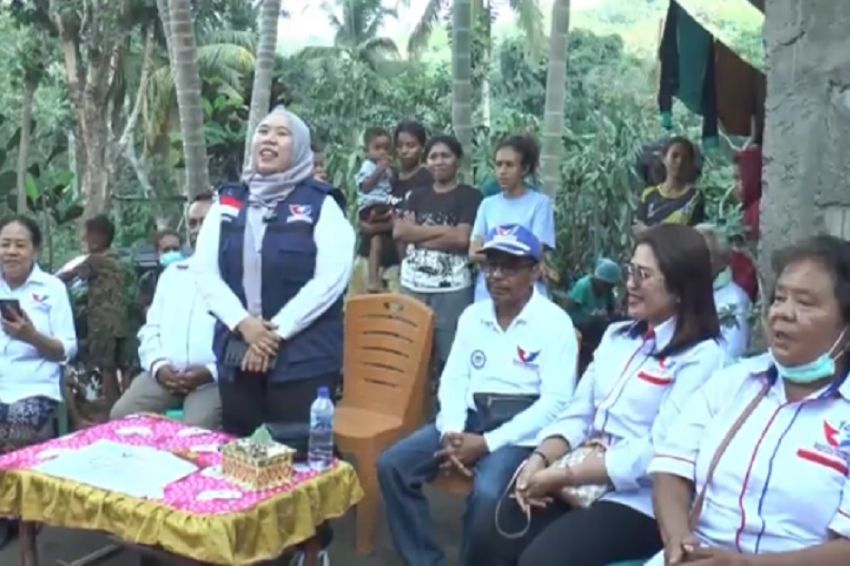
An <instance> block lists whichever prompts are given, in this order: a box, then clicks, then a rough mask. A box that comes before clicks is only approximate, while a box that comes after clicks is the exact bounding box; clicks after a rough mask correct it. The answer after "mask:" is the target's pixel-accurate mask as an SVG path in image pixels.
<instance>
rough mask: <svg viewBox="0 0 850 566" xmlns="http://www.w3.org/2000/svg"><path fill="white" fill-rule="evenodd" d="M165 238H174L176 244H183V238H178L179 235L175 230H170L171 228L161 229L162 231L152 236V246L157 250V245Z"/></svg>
mask: <svg viewBox="0 0 850 566" xmlns="http://www.w3.org/2000/svg"><path fill="white" fill-rule="evenodd" d="M167 236H174V237H175V238H177V241H178V242H180V243H181V244H182V243H183V238H182V237H180V233H179V232H178V231H177V230H172V229H171V228H163V229H162V230H157V231H156V234H154V237H153V244H154V246H156V248H157V249H159V243H160V242H161V241H162V239H163V238H165V237H167Z"/></svg>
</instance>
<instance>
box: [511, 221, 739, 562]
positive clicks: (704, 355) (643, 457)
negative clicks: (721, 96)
mask: <svg viewBox="0 0 850 566" xmlns="http://www.w3.org/2000/svg"><path fill="white" fill-rule="evenodd" d="M626 272H627V275H628V278H627V287H626V288H627V291H628V314H629V316H630V317H631V318H632V319H633V320H630V321H628V322H620V323H615V324H612V325H611V326H610V327H609V328H608V330H607V331H606V332H605V335H604V336H603V338H602V342H601V343H600V345H599V347H598V348H597V349H596V352H595V353H594V356H593V362H592V363H591V364H590V366H589V367H588V368H587V371H586V372H585V373H584V376H583V377H582V379H581V381H580V382H579V385H578V388H577V389H576V393H575V396H574V397H573V399H572V401H570V404H569V405H568V406H567V409H566V411H565V412H564V413H563V414H562V415H561V417H560V418H559V419H558V420H557V421H555V422H554V423H553V424H551V425H550V426H549V427H547V428H545V429H543V431H542V432H541V433H540V435H539V436H538V438H539V444H538V446H537V448H536V449H535V450H534V452H533V453H532V455H531V456H530V457H529V458H528V460H527V461H526V462H525V464H524V467H523V468H522V469H521V472H520V474H519V476H518V478H517V482H516V492H515V497H516V500H517V503H518V505H519V506H517V505H512V504H510V503H507V504H505V505H504V506H503V507H505V513H503V515H504V517H501V518H500V520H501V524H503V525H507V524H508V523H507V520H508V519H509V517H508V513H507V511H508V509H511V510H512V511H513V512H514V513H513V514H514V515H519V510H520V508H521V509H523V510H524V511H525V512H526V513H530V528H529V532H528V533H527V534H526V535H525V536H524V537H523V540H522V541H521V543H520V545H518V546H519V547H520V549H521V547H523V546H525V549H524V551H523V552H522V554H521V557H520V560H519V564H520V566H550V565H551V566H555V565H561V564H581V565H582V566H597V565H598V566H603V565H605V564H608V563H611V562H616V561H618V560H634V559H640V558H647V557H649V556H652V555H653V554H654V553H656V552H657V551H658V550H659V549H660V548H661V546H662V541H661V539H660V538H659V536H658V528H657V526H656V523H655V520H654V519H653V516H652V501H651V483H650V482H649V478H648V477H647V475H646V468H647V465H648V464H649V462H650V460H651V458H652V455H653V453H654V450H653V445H654V444H655V443H656V442H657V441H658V440H659V439H662V438H664V436H665V435H666V434H667V431H668V430H669V429H670V426H671V424H672V423H673V421H675V419H676V417H677V416H678V414H679V411H680V409H681V407H682V405H683V404H684V403H685V401H686V400H687V399H688V398H689V397H690V396H691V395H692V394H693V392H694V391H696V390H697V389H698V388H699V387H700V386H701V385H702V384H703V383H704V382H705V380H706V379H707V378H708V377H709V376H710V375H711V374H712V373H713V372H714V371H715V370H716V369H718V368H719V367H721V366H722V363H723V350H722V348H721V346H720V344H719V343H718V338H719V336H720V328H719V325H718V322H717V313H716V311H715V309H714V300H713V295H712V287H711V281H712V277H711V264H710V260H709V253H708V248H707V246H706V245H705V241H704V240H703V238H702V236H700V234H699V233H698V232H697V231H696V230H694V229H693V228H689V227H686V226H682V225H678V224H665V225H661V226H656V227H653V228H649V229H647V230H645V231H643V232H641V234H640V235H639V236H638V241H637V245H636V246H635V249H634V253H633V255H632V260H631V263H629V264H628V266H627V270H626ZM573 452H574V453H575V454H572V455H571V456H570V458H574V457H576V459H575V460H573V461H566V462H563V464H568V465H559V464H562V462H560V461H561V459H562V458H563V457H564V456H566V455H568V454H571V453H573ZM579 455H584V457H582V458H578V456H579ZM541 508H542V509H541ZM511 519H513V520H512V521H511V522H512V523H514V525H513V526H511V527H510V528H511V530H519V529H518V527H517V526H516V525H517V524H522V523H523V522H527V521H528V519H526V518H525V517H522V518H520V517H513V518H511Z"/></svg>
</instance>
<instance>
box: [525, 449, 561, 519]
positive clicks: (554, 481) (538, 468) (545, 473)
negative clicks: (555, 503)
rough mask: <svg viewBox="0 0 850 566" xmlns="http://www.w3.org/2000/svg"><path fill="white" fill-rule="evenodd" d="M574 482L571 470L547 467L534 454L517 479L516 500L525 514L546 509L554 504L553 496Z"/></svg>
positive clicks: (526, 462)
mask: <svg viewBox="0 0 850 566" xmlns="http://www.w3.org/2000/svg"><path fill="white" fill-rule="evenodd" d="M572 480H573V478H572V471H571V470H570V468H561V467H559V466H549V467H547V466H546V463H545V462H544V461H543V459H542V458H540V457H539V456H537V455H534V454H532V455H531V457H530V458H529V459H528V460H526V461H525V465H524V466H523V468H522V471H521V472H520V474H519V476H518V477H517V480H516V488H515V490H514V499H516V502H517V504H518V505H519V506H520V508H522V510H523V511H525V512H528V511H530V510H531V508H533V507H537V508H544V507H546V506H547V505H549V504H550V503H551V502H552V500H553V499H552V494H553V493H555V492H557V491H558V490H560V489H563V488H564V487H567V486H568V485H571V484H572Z"/></svg>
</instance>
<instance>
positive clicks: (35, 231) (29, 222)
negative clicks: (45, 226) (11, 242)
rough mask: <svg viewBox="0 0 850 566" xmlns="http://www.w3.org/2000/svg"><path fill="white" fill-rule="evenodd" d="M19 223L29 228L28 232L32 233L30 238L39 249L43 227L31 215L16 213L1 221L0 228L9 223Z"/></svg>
mask: <svg viewBox="0 0 850 566" xmlns="http://www.w3.org/2000/svg"><path fill="white" fill-rule="evenodd" d="M16 222H17V223H18V224H20V225H22V226H23V227H24V228H26V229H27V232H29V233H30V240H32V245H33V247H34V248H36V249H38V248H40V247H41V228H39V227H38V222H36V221H35V220H34V219H33V218H32V217H31V216H27V215H26V214H14V215H12V216H7V217H6V218H4V219H3V221H2V222H0V230H2V229H3V228H5V227H6V226H8V225H9V224H14V223H16Z"/></svg>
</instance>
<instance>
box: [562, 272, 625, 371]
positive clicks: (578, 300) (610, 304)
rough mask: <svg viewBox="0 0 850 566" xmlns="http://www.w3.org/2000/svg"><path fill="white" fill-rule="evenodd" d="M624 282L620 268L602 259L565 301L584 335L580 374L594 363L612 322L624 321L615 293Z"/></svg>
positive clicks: (569, 312) (574, 285) (565, 305)
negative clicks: (617, 313) (619, 312)
mask: <svg viewBox="0 0 850 566" xmlns="http://www.w3.org/2000/svg"><path fill="white" fill-rule="evenodd" d="M622 279H623V274H622V272H621V270H620V266H619V265H617V263H616V262H615V261H614V260H611V259H608V258H606V257H602V258H599V260H597V262H596V265H595V266H594V268H593V272H592V273H588V274H587V275H584V276H583V277H581V278H579V280H578V281H576V282H575V283H574V284H573V286H572V287H571V288H570V292H569V293H568V294H567V296H566V297H564V298H563V299H562V301H561V306H563V307H564V308H565V309H567V313H568V314H569V315H570V318H571V319H572V320H573V324H574V325H575V327H576V328H577V329H578V331H579V332H580V333H581V346H580V348H579V374H582V373H583V372H584V368H585V367H587V365H588V364H589V363H590V361H591V360H592V359H593V352H594V351H595V350H596V347H597V346H599V343H600V342H601V341H602V335H603V334H605V330H606V329H607V328H608V325H609V324H611V323H612V322H615V321H617V320H620V318H621V317H618V316H617V315H616V313H615V311H616V299H615V298H614V289H615V288H616V287H617V285H619V284H620V282H621V281H622Z"/></svg>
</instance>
